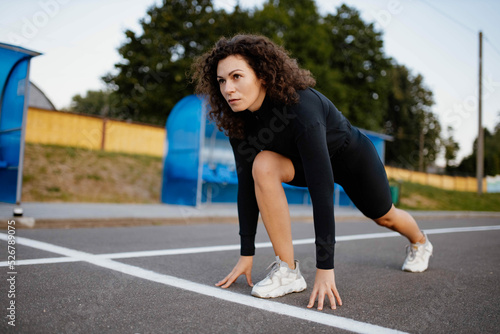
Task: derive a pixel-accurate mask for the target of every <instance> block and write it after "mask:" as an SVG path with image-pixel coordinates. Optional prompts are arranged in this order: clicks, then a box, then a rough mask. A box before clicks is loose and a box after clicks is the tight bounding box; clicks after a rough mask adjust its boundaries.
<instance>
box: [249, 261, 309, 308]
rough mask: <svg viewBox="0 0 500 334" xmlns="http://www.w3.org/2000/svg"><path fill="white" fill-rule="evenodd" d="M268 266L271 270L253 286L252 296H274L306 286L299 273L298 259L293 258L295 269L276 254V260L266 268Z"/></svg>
mask: <svg viewBox="0 0 500 334" xmlns="http://www.w3.org/2000/svg"><path fill="white" fill-rule="evenodd" d="M270 267H272V269H271V272H270V273H269V274H267V276H266V278H264V279H263V280H262V281H260V282H259V283H257V284H255V285H254V286H253V289H252V296H255V297H259V298H276V297H281V296H284V295H286V294H289V293H292V292H301V291H304V290H305V289H306V288H307V284H306V281H305V280H304V277H302V275H301V274H300V269H299V261H297V260H295V269H294V270H291V269H290V267H288V264H287V263H286V262H283V261H281V260H280V257H279V256H276V261H274V262H273V263H271V265H269V267H267V268H268V269H269V268H270Z"/></svg>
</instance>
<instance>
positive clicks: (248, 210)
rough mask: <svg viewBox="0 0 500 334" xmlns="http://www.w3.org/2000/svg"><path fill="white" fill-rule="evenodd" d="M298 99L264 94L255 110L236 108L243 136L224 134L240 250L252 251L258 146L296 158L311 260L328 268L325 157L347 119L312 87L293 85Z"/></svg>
mask: <svg viewBox="0 0 500 334" xmlns="http://www.w3.org/2000/svg"><path fill="white" fill-rule="evenodd" d="M298 94H299V97H300V99H299V103H298V104H294V105H292V106H280V105H276V104H274V103H273V102H272V101H271V100H270V99H269V98H268V97H266V98H265V100H264V102H263V104H262V106H261V108H260V109H259V110H257V111H254V112H250V111H248V110H246V111H242V113H243V115H242V116H243V117H244V122H245V136H246V137H245V139H235V138H230V142H231V146H232V148H233V153H234V157H235V161H236V168H237V174H238V216H239V224H240V237H241V255H246V256H250V255H254V254H255V234H256V229H257V221H258V216H259V208H258V206H257V200H256V197H255V188H254V180H253V177H252V165H253V161H254V159H255V156H256V155H257V154H258V153H259V152H260V151H261V150H269V151H273V152H276V153H279V154H281V155H284V156H286V157H288V158H290V159H291V160H292V161H294V160H295V161H301V162H302V165H303V168H304V174H305V180H306V183H307V187H308V190H309V193H310V195H311V201H312V205H313V217H314V230H315V237H316V239H315V243H316V266H317V268H319V269H333V267H334V249H335V220H334V212H333V185H334V176H333V172H332V165H331V158H332V157H333V156H334V155H335V154H336V152H338V151H339V150H340V149H341V148H343V147H344V146H345V145H347V143H348V142H349V138H350V129H351V125H350V123H349V121H348V120H347V119H346V118H345V117H344V116H343V115H342V114H341V113H340V112H339V111H338V110H337V108H336V107H335V106H334V105H333V103H332V102H331V101H330V100H329V99H327V98H326V97H325V96H324V95H322V94H321V93H319V92H318V91H316V90H314V89H312V88H308V89H306V90H302V91H298Z"/></svg>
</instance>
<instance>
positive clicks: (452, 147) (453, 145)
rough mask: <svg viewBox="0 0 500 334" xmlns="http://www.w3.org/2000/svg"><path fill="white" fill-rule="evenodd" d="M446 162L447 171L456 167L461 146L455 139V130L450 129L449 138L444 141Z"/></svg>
mask: <svg viewBox="0 0 500 334" xmlns="http://www.w3.org/2000/svg"><path fill="white" fill-rule="evenodd" d="M443 147H444V160H445V161H446V171H450V169H451V168H453V166H454V161H455V159H456V158H457V153H458V150H459V149H460V145H459V144H458V143H457V142H456V141H455V139H454V138H453V128H452V127H451V126H449V127H448V138H446V139H444V140H443Z"/></svg>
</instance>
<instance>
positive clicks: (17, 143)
mask: <svg viewBox="0 0 500 334" xmlns="http://www.w3.org/2000/svg"><path fill="white" fill-rule="evenodd" d="M38 55H40V53H38V52H34V51H30V50H27V49H24V48H21V47H18V46H14V45H9V44H3V43H0V94H1V95H0V202H7V203H18V204H19V203H20V201H21V187H22V168H23V158H24V137H25V130H26V115H27V110H28V97H29V92H28V89H29V65H30V60H31V58H33V57H36V56H38Z"/></svg>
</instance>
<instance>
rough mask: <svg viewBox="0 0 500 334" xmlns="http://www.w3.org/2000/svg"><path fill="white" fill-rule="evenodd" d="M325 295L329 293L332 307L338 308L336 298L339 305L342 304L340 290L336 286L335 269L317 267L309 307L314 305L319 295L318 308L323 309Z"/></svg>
mask: <svg viewBox="0 0 500 334" xmlns="http://www.w3.org/2000/svg"><path fill="white" fill-rule="evenodd" d="M325 295H327V296H328V298H329V299H330V305H331V307H332V309H336V308H337V306H336V303H335V299H337V302H338V305H339V306H341V305H342V299H340V295H339V292H338V291H337V287H336V286H335V273H334V272H333V269H330V270H323V269H316V279H315V280H314V287H313V291H312V293H311V297H310V298H309V304H307V307H308V308H311V307H313V306H314V302H315V301H316V297H317V298H318V310H320V311H321V310H322V309H323V305H324V301H325Z"/></svg>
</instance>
